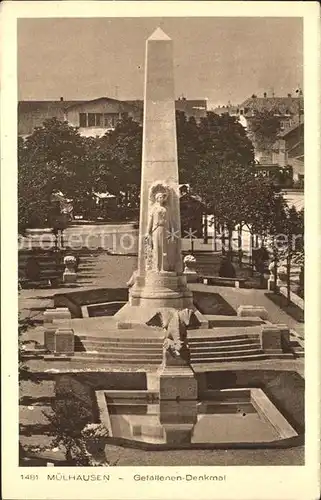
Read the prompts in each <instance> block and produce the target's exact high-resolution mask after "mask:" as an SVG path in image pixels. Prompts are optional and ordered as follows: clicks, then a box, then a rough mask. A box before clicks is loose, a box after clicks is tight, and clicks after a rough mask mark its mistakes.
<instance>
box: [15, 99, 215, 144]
mask: <svg viewBox="0 0 321 500" xmlns="http://www.w3.org/2000/svg"><path fill="white" fill-rule="evenodd" d="M175 104H176V109H177V110H178V111H183V112H184V113H185V114H186V116H187V118H190V117H191V116H193V117H194V118H195V119H196V120H200V119H201V118H202V117H204V116H206V112H207V100H206V99H198V100H188V99H186V98H180V99H178V100H177V101H176V103H175ZM124 117H131V118H132V119H133V120H135V121H137V122H138V123H141V124H142V123H143V101H142V100H132V101H120V100H118V99H111V98H109V97H100V98H98V99H93V100H90V101H65V100H64V99H63V97H61V98H60V100H59V101H20V102H19V104H18V134H19V136H22V137H26V136H28V135H30V134H32V132H33V130H34V128H35V127H40V126H41V125H42V124H43V122H44V121H45V120H46V119H48V118H57V119H58V120H60V121H68V123H69V124H70V125H72V126H74V127H79V132H80V134H81V135H84V136H88V137H89V136H93V137H95V136H99V137H101V136H102V135H104V134H105V133H106V132H107V131H108V130H110V129H113V128H114V127H115V126H116V123H117V121H118V120H120V119H122V118H124Z"/></svg>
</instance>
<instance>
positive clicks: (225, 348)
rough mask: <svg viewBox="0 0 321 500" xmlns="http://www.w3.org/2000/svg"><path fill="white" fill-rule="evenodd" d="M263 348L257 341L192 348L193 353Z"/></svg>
mask: <svg viewBox="0 0 321 500" xmlns="http://www.w3.org/2000/svg"><path fill="white" fill-rule="evenodd" d="M256 349H259V350H260V349H261V344H260V343H258V342H256V343H255V344H254V343H253V344H240V345H237V344H235V345H232V346H222V345H219V346H217V345H211V346H197V347H192V348H191V353H192V354H194V353H195V354H198V353H201V352H218V351H222V352H223V351H228V352H230V351H242V350H256Z"/></svg>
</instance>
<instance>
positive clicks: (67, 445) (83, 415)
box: [43, 391, 109, 466]
mask: <svg viewBox="0 0 321 500" xmlns="http://www.w3.org/2000/svg"><path fill="white" fill-rule="evenodd" d="M43 413H44V415H45V416H46V418H47V419H48V420H49V423H50V429H49V432H50V434H51V435H53V436H54V439H53V441H52V443H51V446H52V447H59V448H60V449H61V450H63V451H64V454H65V459H66V463H67V464H69V465H78V466H91V465H109V464H108V463H107V462H106V461H102V460H100V461H99V462H97V461H96V460H95V458H94V457H93V455H92V454H91V453H90V452H89V450H88V444H89V443H90V444H91V449H92V450H94V451H93V452H94V454H97V449H98V451H99V452H100V453H99V455H100V456H101V450H100V449H99V448H100V447H101V443H100V441H101V440H102V441H103V443H104V442H105V439H106V437H108V431H107V429H106V428H105V427H104V426H103V425H101V424H92V423H91V419H92V415H91V411H90V409H88V408H86V406H85V405H84V404H83V403H82V402H81V401H79V400H78V399H77V398H76V397H75V395H74V393H73V392H72V391H66V392H65V393H64V395H63V397H61V396H60V397H59V398H57V399H56V400H55V401H54V402H53V404H52V412H43ZM93 442H96V450H95V446H93ZM95 451H96V453H95Z"/></svg>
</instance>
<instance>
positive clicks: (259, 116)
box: [248, 110, 281, 151]
mask: <svg viewBox="0 0 321 500" xmlns="http://www.w3.org/2000/svg"><path fill="white" fill-rule="evenodd" d="M280 121H281V119H280V117H279V116H276V115H275V112H274V111H273V110H271V111H270V110H264V111H257V112H256V113H255V115H254V116H252V117H251V118H249V120H248V122H249V124H248V134H249V138H250V139H251V140H252V142H253V144H254V146H255V149H256V150H259V151H270V150H271V148H272V146H273V144H274V143H275V141H276V139H277V136H278V133H279V132H280Z"/></svg>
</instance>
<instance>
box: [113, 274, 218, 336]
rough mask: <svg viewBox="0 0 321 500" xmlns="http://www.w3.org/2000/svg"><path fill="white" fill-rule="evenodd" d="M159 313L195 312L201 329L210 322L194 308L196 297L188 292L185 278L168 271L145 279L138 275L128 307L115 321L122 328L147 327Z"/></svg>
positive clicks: (130, 293)
mask: <svg viewBox="0 0 321 500" xmlns="http://www.w3.org/2000/svg"><path fill="white" fill-rule="evenodd" d="M159 309H176V310H181V309H192V310H194V311H195V316H196V317H197V321H198V323H199V326H201V327H202V328H207V327H208V321H207V320H206V318H205V317H204V316H203V315H202V314H201V313H200V312H199V311H197V310H196V308H195V306H194V304H193V293H192V292H191V291H190V290H189V289H188V288H187V283H186V277H185V276H183V275H182V274H178V273H176V272H167V271H162V272H155V271H148V272H147V273H146V275H145V276H141V275H139V274H138V273H137V274H136V276H135V283H134V285H133V286H132V287H131V289H130V291H129V301H128V303H127V304H126V305H125V306H124V307H122V308H121V309H120V310H119V311H118V312H117V313H116V314H115V316H114V317H115V319H116V320H117V321H118V322H119V323H122V324H124V323H125V322H128V323H134V324H137V323H140V324H144V323H148V322H149V321H150V320H151V319H152V318H153V317H154V316H155V314H156V313H157V312H158V310H159Z"/></svg>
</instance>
